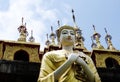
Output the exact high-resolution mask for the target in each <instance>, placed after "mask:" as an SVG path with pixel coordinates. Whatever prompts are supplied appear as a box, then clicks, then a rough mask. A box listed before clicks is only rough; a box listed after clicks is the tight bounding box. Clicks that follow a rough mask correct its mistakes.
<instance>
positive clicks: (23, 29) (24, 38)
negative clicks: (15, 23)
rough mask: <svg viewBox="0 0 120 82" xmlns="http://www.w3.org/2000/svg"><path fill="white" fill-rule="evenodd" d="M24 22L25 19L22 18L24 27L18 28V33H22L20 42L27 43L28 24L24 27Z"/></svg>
mask: <svg viewBox="0 0 120 82" xmlns="http://www.w3.org/2000/svg"><path fill="white" fill-rule="evenodd" d="M23 20H24V18H23V17H22V25H20V26H19V27H18V31H19V33H20V37H19V38H18V41H25V42H26V37H27V36H28V32H27V28H26V23H25V25H23Z"/></svg>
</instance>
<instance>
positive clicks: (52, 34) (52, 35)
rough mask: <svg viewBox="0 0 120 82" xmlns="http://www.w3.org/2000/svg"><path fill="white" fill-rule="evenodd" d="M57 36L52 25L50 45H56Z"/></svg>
mask: <svg viewBox="0 0 120 82" xmlns="http://www.w3.org/2000/svg"><path fill="white" fill-rule="evenodd" d="M55 38H56V35H55V33H54V32H53V27H52V26H51V34H50V39H51V44H50V45H55Z"/></svg>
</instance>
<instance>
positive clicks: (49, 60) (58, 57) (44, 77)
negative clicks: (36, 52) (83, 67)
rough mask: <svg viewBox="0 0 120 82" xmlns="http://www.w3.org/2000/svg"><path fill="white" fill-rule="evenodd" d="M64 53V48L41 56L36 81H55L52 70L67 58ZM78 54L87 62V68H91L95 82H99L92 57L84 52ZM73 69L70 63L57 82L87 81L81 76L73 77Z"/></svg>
mask: <svg viewBox="0 0 120 82" xmlns="http://www.w3.org/2000/svg"><path fill="white" fill-rule="evenodd" d="M65 54H66V52H65V51H64V50H57V51H51V52H47V53H46V54H45V55H44V56H43V59H42V63H41V68H40V75H39V77H38V82H55V81H54V71H55V70H56V69H57V68H58V67H59V66H61V65H62V64H63V63H64V62H65V61H66V60H67V59H66V56H65ZM80 56H81V57H83V58H85V61H86V63H87V64H88V66H89V68H90V69H91V70H92V72H93V74H94V76H95V82H101V80H100V77H99V75H98V72H97V70H96V67H95V66H94V63H93V61H92V59H91V58H90V57H89V56H87V55H85V54H80ZM75 71H76V70H75V65H71V66H70V67H69V68H68V69H67V70H66V72H65V73H64V74H63V75H62V76H61V77H60V78H59V80H58V81H57V82H89V81H85V80H82V79H84V78H83V77H81V79H77V78H76V77H75V74H76V72H75Z"/></svg>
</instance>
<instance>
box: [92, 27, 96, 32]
mask: <svg viewBox="0 0 120 82" xmlns="http://www.w3.org/2000/svg"><path fill="white" fill-rule="evenodd" d="M93 30H94V32H95V33H96V30H95V25H93Z"/></svg>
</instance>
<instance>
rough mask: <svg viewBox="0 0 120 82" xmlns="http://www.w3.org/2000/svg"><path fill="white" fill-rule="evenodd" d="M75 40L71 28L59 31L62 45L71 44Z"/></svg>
mask: <svg viewBox="0 0 120 82" xmlns="http://www.w3.org/2000/svg"><path fill="white" fill-rule="evenodd" d="M74 42H75V32H74V30H72V29H63V30H62V31H61V33H60V43H61V44H62V46H73V45H74Z"/></svg>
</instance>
